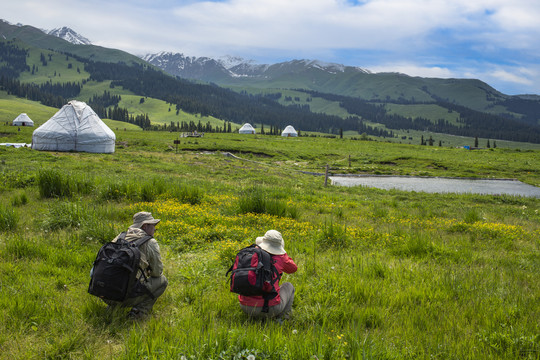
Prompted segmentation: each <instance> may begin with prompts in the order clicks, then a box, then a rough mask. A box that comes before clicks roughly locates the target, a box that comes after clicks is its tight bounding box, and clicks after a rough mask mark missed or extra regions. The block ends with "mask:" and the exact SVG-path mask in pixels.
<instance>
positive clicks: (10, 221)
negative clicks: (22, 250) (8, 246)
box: [0, 204, 19, 231]
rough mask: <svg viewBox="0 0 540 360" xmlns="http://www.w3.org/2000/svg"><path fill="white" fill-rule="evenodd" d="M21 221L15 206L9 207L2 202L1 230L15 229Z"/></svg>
mask: <svg viewBox="0 0 540 360" xmlns="http://www.w3.org/2000/svg"><path fill="white" fill-rule="evenodd" d="M18 222H19V216H18V215H17V213H16V212H15V210H14V209H13V208H11V209H8V208H6V207H5V206H4V205H2V204H0V231H9V230H14V229H15V228H16V227H17V224H18Z"/></svg>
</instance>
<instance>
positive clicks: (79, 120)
mask: <svg viewBox="0 0 540 360" xmlns="http://www.w3.org/2000/svg"><path fill="white" fill-rule="evenodd" d="M115 142H116V135H115V134H114V132H113V131H112V130H111V129H109V127H108V126H107V125H105V123H104V122H103V121H102V120H101V119H100V118H99V116H97V114H96V113H95V112H94V110H92V108H91V107H90V106H88V105H87V104H86V103H84V102H81V101H75V100H73V101H70V102H69V103H67V104H66V105H64V106H63V107H62V108H61V109H60V110H59V111H58V112H57V113H56V114H54V116H53V117H51V118H50V119H49V120H47V122H46V123H45V124H43V125H41V126H40V127H38V128H37V129H36V130H35V131H34V133H33V134H32V149H35V150H45V151H84V152H90V153H113V152H114V145H115Z"/></svg>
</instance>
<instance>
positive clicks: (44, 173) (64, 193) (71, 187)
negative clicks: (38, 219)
mask: <svg viewBox="0 0 540 360" xmlns="http://www.w3.org/2000/svg"><path fill="white" fill-rule="evenodd" d="M37 183H38V187H39V194H40V195H41V197H43V198H66V197H71V196H73V195H76V194H80V195H87V194H90V193H91V192H92V191H93V189H94V185H93V182H92V180H91V179H89V178H88V177H87V176H86V175H84V174H74V173H68V172H63V171H60V170H56V169H43V170H41V171H39V172H38V176H37Z"/></svg>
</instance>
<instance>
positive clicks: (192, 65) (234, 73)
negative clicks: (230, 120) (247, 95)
mask: <svg viewBox="0 0 540 360" xmlns="http://www.w3.org/2000/svg"><path fill="white" fill-rule="evenodd" d="M142 58H143V60H145V61H147V62H149V63H150V64H152V65H154V66H157V67H159V68H161V69H162V70H164V71H165V72H167V73H169V74H171V75H174V76H179V77H182V78H186V79H195V80H203V81H211V82H220V80H224V79H234V78H254V79H257V78H258V79H271V78H276V77H279V76H283V75H285V74H288V73H299V72H301V71H308V70H310V69H315V70H318V71H321V72H323V73H326V74H339V73H344V72H346V71H347V72H362V73H369V71H368V70H365V69H362V68H358V67H350V66H345V65H341V64H335V63H326V62H322V61H318V60H292V61H287V62H282V63H277V64H257V63H256V62H255V61H253V60H246V59H243V58H241V57H237V56H229V55H226V56H222V57H219V58H217V59H213V58H209V57H194V56H185V55H184V54H180V53H171V52H161V53H157V54H148V55H145V56H143V57H142Z"/></svg>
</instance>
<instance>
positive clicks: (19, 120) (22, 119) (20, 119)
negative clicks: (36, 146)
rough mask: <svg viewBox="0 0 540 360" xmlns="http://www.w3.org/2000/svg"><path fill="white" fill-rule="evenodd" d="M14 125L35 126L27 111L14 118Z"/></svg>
mask: <svg viewBox="0 0 540 360" xmlns="http://www.w3.org/2000/svg"><path fill="white" fill-rule="evenodd" d="M13 126H34V122H33V121H32V119H30V117H29V116H28V115H26V113H22V114H20V115H19V116H17V117H16V118H15V120H13Z"/></svg>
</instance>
